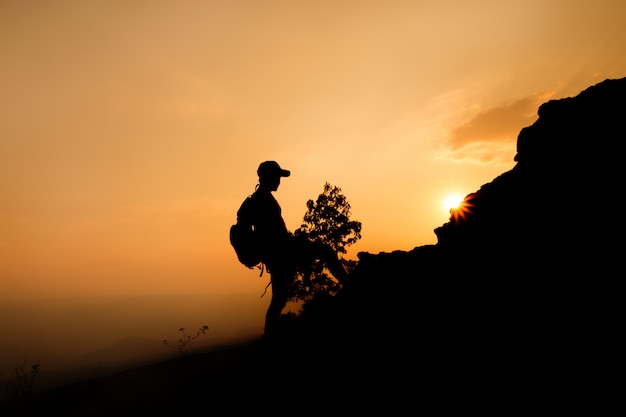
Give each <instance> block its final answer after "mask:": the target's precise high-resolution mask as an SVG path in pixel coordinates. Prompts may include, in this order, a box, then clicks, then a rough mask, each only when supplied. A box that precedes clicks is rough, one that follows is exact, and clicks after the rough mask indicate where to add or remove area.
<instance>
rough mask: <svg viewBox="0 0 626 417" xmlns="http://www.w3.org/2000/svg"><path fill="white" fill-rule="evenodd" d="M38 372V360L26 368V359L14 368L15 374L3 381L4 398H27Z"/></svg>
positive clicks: (31, 391)
mask: <svg viewBox="0 0 626 417" xmlns="http://www.w3.org/2000/svg"><path fill="white" fill-rule="evenodd" d="M38 373H39V361H37V363H35V364H33V365H32V366H31V367H30V371H28V370H27V368H26V359H25V360H24V363H23V364H22V365H21V366H18V367H17V368H15V376H14V377H12V378H10V379H8V380H7V381H5V384H4V385H5V386H4V398H5V399H6V400H16V399H23V398H29V397H30V396H31V395H32V394H33V384H34V382H35V378H36V377H37V374H38Z"/></svg>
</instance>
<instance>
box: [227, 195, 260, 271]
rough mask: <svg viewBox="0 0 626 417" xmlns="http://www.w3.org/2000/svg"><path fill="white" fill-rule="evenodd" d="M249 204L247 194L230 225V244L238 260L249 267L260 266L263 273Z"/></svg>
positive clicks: (249, 197) (250, 197)
mask: <svg viewBox="0 0 626 417" xmlns="http://www.w3.org/2000/svg"><path fill="white" fill-rule="evenodd" d="M251 205H252V196H248V197H247V198H246V199H245V200H244V202H243V203H242V204H241V207H240V208H239V210H238V211H237V223H235V224H233V225H232V226H231V227H230V244H231V245H232V247H233V249H235V253H236V254H237V259H239V262H241V263H242V264H243V265H245V266H247V267H248V268H250V269H252V268H254V267H257V268H260V269H261V275H263V263H262V260H261V255H260V253H259V250H258V243H257V239H256V235H255V232H254V227H253V226H252V222H251V221H250V215H251V213H250V210H251Z"/></svg>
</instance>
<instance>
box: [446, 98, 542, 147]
mask: <svg viewBox="0 0 626 417" xmlns="http://www.w3.org/2000/svg"><path fill="white" fill-rule="evenodd" d="M544 100H545V95H543V94H542V95H539V94H535V95H532V96H529V97H524V98H522V99H520V100H517V101H515V102H513V103H510V104H505V105H501V106H497V107H491V108H488V109H486V110H484V111H482V112H480V113H478V114H477V115H475V116H474V117H473V118H472V119H470V120H468V121H466V122H464V123H463V124H461V125H459V126H457V127H455V128H454V129H452V131H451V132H450V136H449V138H448V141H447V145H448V147H449V148H450V149H451V150H453V151H458V150H461V149H462V148H465V147H467V146H470V145H475V144H476V143H479V142H514V141H515V140H516V138H517V135H518V134H519V132H520V130H521V129H522V128H523V127H526V126H529V125H531V124H532V123H533V122H534V121H535V120H536V119H537V109H538V107H539V105H540V104H541V103H542V102H543V101H544Z"/></svg>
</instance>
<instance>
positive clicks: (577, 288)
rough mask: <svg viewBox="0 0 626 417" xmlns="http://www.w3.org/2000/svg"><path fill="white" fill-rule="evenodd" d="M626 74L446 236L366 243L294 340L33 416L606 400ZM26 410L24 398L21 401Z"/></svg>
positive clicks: (74, 399)
mask: <svg viewBox="0 0 626 417" xmlns="http://www.w3.org/2000/svg"><path fill="white" fill-rule="evenodd" d="M624 115H626V78H624V79H618V80H605V81H603V82H601V83H599V84H597V85H595V86H592V87H590V88H588V89H586V90H585V91H583V92H581V93H580V94H579V95H577V96H576V97H572V98H566V99H562V100H553V101H549V102H547V103H545V104H543V105H542V106H541V107H540V108H539V118H538V120H537V121H536V122H535V123H534V124H533V125H531V126H528V127H526V128H524V129H523V130H522V131H521V132H520V134H519V137H518V144H517V155H516V157H515V160H516V161H517V164H516V166H515V167H514V168H513V169H512V170H510V171H508V172H506V173H503V174H502V175H500V176H499V177H497V178H495V179H494V180H493V181H492V182H491V183H488V184H485V185H483V186H482V187H481V188H480V189H479V190H477V191H476V192H474V193H471V194H469V195H468V196H466V198H465V203H464V207H463V208H461V209H459V210H458V211H455V212H452V213H451V216H450V220H449V222H447V223H446V224H444V225H442V226H440V227H437V228H436V229H435V230H434V232H435V234H436V236H437V238H438V242H437V244H436V245H428V246H421V247H416V248H415V249H414V250H412V251H395V252H390V253H384V252H383V253H378V254H370V253H360V254H359V263H358V265H357V269H356V270H355V271H354V273H353V278H354V284H353V286H352V287H349V288H348V289H346V290H345V291H344V292H343V293H341V294H340V295H339V296H337V297H333V298H329V299H326V300H321V299H320V300H318V301H317V302H316V303H311V304H309V305H308V306H306V308H305V309H304V311H303V314H302V316H301V317H300V318H299V319H298V320H297V321H296V322H295V323H293V326H292V327H291V328H290V329H289V330H286V332H285V337H284V339H283V340H277V341H273V342H269V341H255V342H252V343H250V344H244V345H240V346H233V347H230V348H225V349H224V350H220V351H215V352H207V353H203V354H196V355H192V356H186V357H181V358H179V359H177V360H174V361H168V362H164V363H161V364H157V365H153V366H151V367H148V368H137V369H134V370H129V371H126V372H124V373H122V374H118V375H114V376H111V377H107V378H104V379H100V380H95V381H87V382H85V383H83V384H77V385H75V386H72V387H65V388H62V389H58V390H54V391H52V392H48V393H42V394H41V395H38V396H36V397H35V398H33V399H31V401H29V402H27V403H26V404H25V403H22V404H19V407H21V411H22V412H24V411H26V410H28V409H30V411H31V412H32V413H33V414H35V413H43V414H41V415H44V414H45V413H49V412H51V410H56V411H58V412H61V413H62V414H63V415H99V414H98V413H101V414H102V415H104V414H105V413H106V414H111V413H115V414H118V415H119V414H122V415H136V414H144V415H156V414H171V413H175V412H192V410H194V409H195V408H194V407H198V408H199V409H201V410H206V411H207V412H211V411H216V410H217V409H224V407H227V408H228V410H230V411H232V412H237V411H254V410H257V409H259V410H260V409H263V408H265V407H267V406H270V407H272V408H273V409H275V408H276V407H278V408H280V409H282V410H284V411H285V413H284V414H286V413H292V412H299V411H301V410H308V411H311V412H313V411H316V410H317V411H327V410H328V409H332V410H334V411H343V412H358V411H374V412H375V411H379V412H385V413H394V411H398V412H400V411H401V410H406V409H409V410H415V409H416V408H419V409H424V410H425V409H426V408H427V407H432V406H436V407H438V409H440V410H441V409H444V410H445V409H447V407H453V408H457V409H458V408H462V409H478V408H477V407H480V410H482V411H484V410H489V409H494V410H495V409H501V407H502V404H506V405H505V406H506V407H507V410H508V409H515V410H522V409H529V410H530V409H534V408H535V406H537V404H543V405H542V407H545V402H546V401H549V402H550V403H551V404H561V405H562V404H567V403H568V402H571V401H575V405H576V407H577V408H578V409H579V410H580V409H582V408H584V407H585V406H589V407H590V409H593V410H594V411H596V412H597V411H598V407H599V406H601V405H599V404H606V399H607V398H610V397H611V395H612V394H614V393H615V392H616V388H615V386H614V385H612V383H611V381H610V379H609V378H607V377H608V376H610V374H611V373H612V369H613V368H614V367H615V358H616V356H615V355H614V353H616V352H615V349H616V348H615V347H614V346H617V344H616V339H617V335H618V333H619V329H621V326H622V319H621V318H620V317H621V316H620V314H618V310H619V307H620V306H621V300H619V299H618V294H621V291H619V289H620V288H621V287H620V286H619V284H620V283H621V280H622V275H623V273H621V270H620V266H621V263H622V262H621V252H622V250H623V243H621V239H620V238H621V236H622V231H623V228H624V226H623V221H622V219H621V213H620V212H619V210H618V208H619V206H618V205H616V202H615V196H616V195H617V193H618V192H619V190H621V189H622V188H623V180H624V173H623V170H622V164H621V157H622V155H621V153H620V152H619V151H620V150H621V142H622V141H623V140H624V139H626V124H625V123H624ZM14 405H15V404H14Z"/></svg>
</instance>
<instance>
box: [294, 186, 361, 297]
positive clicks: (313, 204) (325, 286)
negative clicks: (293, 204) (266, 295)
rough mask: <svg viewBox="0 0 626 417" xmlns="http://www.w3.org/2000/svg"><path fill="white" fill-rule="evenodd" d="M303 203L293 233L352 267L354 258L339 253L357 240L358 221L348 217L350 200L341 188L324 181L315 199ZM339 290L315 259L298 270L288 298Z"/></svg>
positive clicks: (354, 263)
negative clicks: (299, 222)
mask: <svg viewBox="0 0 626 417" xmlns="http://www.w3.org/2000/svg"><path fill="white" fill-rule="evenodd" d="M306 206H307V211H306V213H305V214H304V218H303V223H302V225H301V226H300V228H298V229H297V230H295V231H294V235H295V236H300V235H304V236H306V237H307V238H308V239H310V240H312V241H315V242H321V243H324V244H326V245H329V246H330V247H331V248H333V250H334V251H335V252H337V254H338V255H339V258H340V260H341V262H342V263H343V264H344V266H345V267H346V269H347V270H348V271H351V270H352V269H354V267H355V266H356V261H351V260H346V259H343V258H342V257H341V255H342V254H345V253H347V249H346V248H347V247H348V246H350V245H352V244H354V243H356V242H357V241H358V240H359V239H361V222H359V221H355V220H350V214H351V213H350V209H351V207H350V203H349V202H348V199H347V198H346V196H345V195H344V194H343V193H342V191H341V188H339V187H336V186H332V185H330V184H329V183H325V184H324V191H323V192H322V193H321V194H320V195H319V196H318V197H317V200H316V201H313V200H309V201H307V203H306ZM339 289H340V285H339V283H338V282H337V281H336V280H334V279H333V278H332V277H331V276H330V275H329V274H328V273H327V272H326V269H325V268H324V265H323V264H322V263H321V262H320V261H316V262H314V263H313V264H312V265H306V266H303V267H301V268H300V269H299V270H298V273H297V276H296V277H295V280H294V282H293V283H292V285H291V291H290V301H307V300H310V299H312V298H313V297H314V296H315V295H316V294H321V293H323V294H325V295H328V294H333V293H336V292H337V291H338V290H339Z"/></svg>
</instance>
